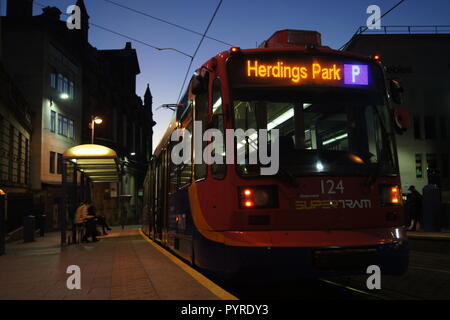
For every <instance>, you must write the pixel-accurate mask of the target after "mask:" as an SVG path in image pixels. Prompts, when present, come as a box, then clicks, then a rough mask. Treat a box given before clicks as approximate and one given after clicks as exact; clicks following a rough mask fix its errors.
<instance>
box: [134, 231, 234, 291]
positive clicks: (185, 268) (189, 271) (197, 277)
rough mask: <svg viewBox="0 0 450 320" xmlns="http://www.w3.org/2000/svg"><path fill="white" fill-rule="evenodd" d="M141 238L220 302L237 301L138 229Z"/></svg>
mask: <svg viewBox="0 0 450 320" xmlns="http://www.w3.org/2000/svg"><path fill="white" fill-rule="evenodd" d="M139 232H140V234H141V236H142V237H143V238H144V239H145V241H147V242H148V243H150V244H151V245H152V246H153V247H154V248H156V249H158V250H159V251H160V252H161V253H162V254H164V255H165V256H166V257H167V258H169V259H170V260H171V261H172V262H173V263H175V264H176V265H177V266H178V267H180V268H181V269H183V271H184V272H186V273H187V274H189V275H190V276H191V277H192V278H194V279H195V280H196V281H197V282H199V283H200V284H201V285H202V286H204V287H205V288H206V289H208V290H209V291H211V292H212V293H213V294H214V295H216V296H217V297H218V298H219V299H221V300H239V299H238V298H237V297H235V296H233V295H232V294H231V293H229V292H227V291H226V290H224V289H222V288H221V287H219V286H218V285H217V284H215V283H214V282H212V281H211V280H209V279H208V278H206V277H205V276H204V275H202V274H201V273H199V272H198V271H196V270H194V269H193V268H191V267H190V266H189V265H187V264H186V263H185V262H183V261H181V260H180V259H178V258H177V257H176V256H174V255H173V254H172V253H170V252H169V251H167V250H166V249H164V248H163V247H161V246H159V245H158V244H156V243H155V242H154V241H153V240H152V239H150V238H149V237H147V235H146V234H145V233H144V232H143V231H142V228H140V229H139Z"/></svg>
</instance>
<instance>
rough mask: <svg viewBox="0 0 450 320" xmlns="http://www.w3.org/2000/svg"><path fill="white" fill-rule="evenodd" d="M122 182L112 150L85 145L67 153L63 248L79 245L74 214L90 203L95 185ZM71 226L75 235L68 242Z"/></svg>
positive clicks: (65, 157) (63, 171)
mask: <svg viewBox="0 0 450 320" xmlns="http://www.w3.org/2000/svg"><path fill="white" fill-rule="evenodd" d="M119 181H120V171H119V165H118V158H117V153H116V152H115V151H114V150H113V149H110V148H108V147H105V146H101V145H96V144H83V145H78V146H75V147H72V148H70V149H67V150H66V151H65V152H64V154H63V157H62V187H63V188H62V204H61V210H60V212H59V225H60V229H61V245H65V244H67V243H70V242H71V243H76V242H77V232H76V224H75V211H76V209H77V207H78V206H79V204H80V203H81V202H86V201H88V202H89V201H90V200H91V190H92V189H91V186H92V184H93V183H106V182H119ZM119 186H120V184H119ZM119 190H120V187H119ZM69 226H70V227H71V230H72V235H71V236H70V235H69V238H70V239H69V240H68V237H67V230H68V227H69Z"/></svg>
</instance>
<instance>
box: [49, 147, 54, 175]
mask: <svg viewBox="0 0 450 320" xmlns="http://www.w3.org/2000/svg"><path fill="white" fill-rule="evenodd" d="M50 173H55V153H54V152H53V151H50Z"/></svg>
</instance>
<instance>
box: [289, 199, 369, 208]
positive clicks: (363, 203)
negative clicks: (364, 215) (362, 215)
mask: <svg viewBox="0 0 450 320" xmlns="http://www.w3.org/2000/svg"><path fill="white" fill-rule="evenodd" d="M337 208H343V209H369V208H372V202H371V201H370V200H368V199H362V200H297V201H295V209H296V210H314V209H337Z"/></svg>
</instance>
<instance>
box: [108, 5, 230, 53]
mask: <svg viewBox="0 0 450 320" xmlns="http://www.w3.org/2000/svg"><path fill="white" fill-rule="evenodd" d="M102 1H104V2H107V3H110V4H112V5H115V6H117V7H120V8H123V9H125V10H129V11H132V12H134V13H137V14H140V15H143V16H145V17H148V18H151V19H153V20H156V21H159V22H162V23H165V24H168V25H171V26H173V27H176V28H178V29H181V30H184V31H187V32H191V33H194V34H196V35H199V36H203V34H202V33H200V32H198V31H195V30H193V29H189V28H186V27H183V26H181V25H179V24H176V23H173V22H170V21H167V20H164V19H161V18H158V17H155V16H153V15H150V14H148V13H146V12H143V11H140V10H137V9H134V8H131V7H128V6H126V5H124V4H121V3H117V2H115V1H111V0H102ZM205 38H207V39H210V40H214V41H217V42H220V43H222V44H225V45H227V46H230V47H232V46H233V44H231V43H228V42H225V41H222V40H220V39H217V38H213V37H211V36H205Z"/></svg>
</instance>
